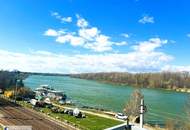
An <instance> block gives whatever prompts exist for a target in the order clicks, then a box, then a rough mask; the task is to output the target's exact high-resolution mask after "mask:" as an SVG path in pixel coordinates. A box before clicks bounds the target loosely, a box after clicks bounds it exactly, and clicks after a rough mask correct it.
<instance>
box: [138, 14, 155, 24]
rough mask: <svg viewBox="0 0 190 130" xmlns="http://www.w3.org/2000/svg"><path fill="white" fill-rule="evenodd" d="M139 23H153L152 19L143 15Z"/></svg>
mask: <svg viewBox="0 0 190 130" xmlns="http://www.w3.org/2000/svg"><path fill="white" fill-rule="evenodd" d="M138 22H139V23H142V24H146V23H154V17H151V16H148V15H145V16H144V17H143V18H141V19H140V20H139V21H138Z"/></svg>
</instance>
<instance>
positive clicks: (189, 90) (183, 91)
mask: <svg viewBox="0 0 190 130" xmlns="http://www.w3.org/2000/svg"><path fill="white" fill-rule="evenodd" d="M71 78H76V79H84V80H88V81H96V82H99V83H104V84H110V85H116V86H121V87H132V88H136V89H158V90H166V91H175V92H180V93H190V88H161V87H160V88H152V87H138V86H131V85H127V84H124V83H123V84H122V83H113V82H109V81H101V80H91V79H85V78H77V77H71Z"/></svg>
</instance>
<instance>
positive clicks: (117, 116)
mask: <svg viewBox="0 0 190 130" xmlns="http://www.w3.org/2000/svg"><path fill="white" fill-rule="evenodd" d="M115 117H116V118H117V119H121V120H127V118H128V116H126V115H124V114H123V113H117V114H116V115H115Z"/></svg>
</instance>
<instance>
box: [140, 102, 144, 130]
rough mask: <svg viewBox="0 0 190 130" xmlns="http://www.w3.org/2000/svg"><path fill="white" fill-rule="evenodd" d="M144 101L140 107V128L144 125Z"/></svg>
mask: <svg viewBox="0 0 190 130" xmlns="http://www.w3.org/2000/svg"><path fill="white" fill-rule="evenodd" d="M144 112H145V110H144V99H141V105H140V128H143V123H144Z"/></svg>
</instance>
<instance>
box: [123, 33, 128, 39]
mask: <svg viewBox="0 0 190 130" xmlns="http://www.w3.org/2000/svg"><path fill="white" fill-rule="evenodd" d="M121 36H123V37H125V38H129V37H130V36H129V34H127V33H123V34H121Z"/></svg>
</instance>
